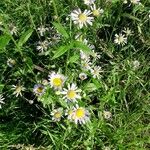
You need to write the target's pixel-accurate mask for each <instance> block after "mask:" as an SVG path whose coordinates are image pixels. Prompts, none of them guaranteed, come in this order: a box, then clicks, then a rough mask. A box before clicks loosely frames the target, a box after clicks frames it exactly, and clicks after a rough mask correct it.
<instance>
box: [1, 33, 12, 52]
mask: <svg viewBox="0 0 150 150" xmlns="http://www.w3.org/2000/svg"><path fill="white" fill-rule="evenodd" d="M10 40H11V37H10V36H9V35H2V36H0V49H4V48H5V47H6V45H7V44H8V43H9V41H10Z"/></svg>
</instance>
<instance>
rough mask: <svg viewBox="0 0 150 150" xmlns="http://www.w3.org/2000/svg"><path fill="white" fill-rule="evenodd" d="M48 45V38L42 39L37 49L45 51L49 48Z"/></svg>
mask: <svg viewBox="0 0 150 150" xmlns="http://www.w3.org/2000/svg"><path fill="white" fill-rule="evenodd" d="M48 46H49V43H48V41H47V40H45V41H42V42H41V41H39V42H38V46H37V47H36V49H37V50H38V51H39V52H41V53H43V52H44V51H46V50H47V49H48Z"/></svg>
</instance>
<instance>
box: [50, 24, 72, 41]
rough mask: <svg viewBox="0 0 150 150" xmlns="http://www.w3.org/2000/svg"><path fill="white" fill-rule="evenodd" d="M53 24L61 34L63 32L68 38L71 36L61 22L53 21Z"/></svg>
mask: <svg viewBox="0 0 150 150" xmlns="http://www.w3.org/2000/svg"><path fill="white" fill-rule="evenodd" d="M53 25H54V26H55V28H56V29H57V31H58V32H59V33H60V34H62V35H63V36H64V37H65V38H67V39H68V38H69V35H68V33H67V32H66V30H65V28H64V27H63V26H62V25H61V24H60V23H56V22H53Z"/></svg>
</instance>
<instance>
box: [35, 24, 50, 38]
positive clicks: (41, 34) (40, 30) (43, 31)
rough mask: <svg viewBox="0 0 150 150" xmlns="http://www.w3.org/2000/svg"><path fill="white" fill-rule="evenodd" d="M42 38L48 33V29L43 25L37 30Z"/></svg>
mask: <svg viewBox="0 0 150 150" xmlns="http://www.w3.org/2000/svg"><path fill="white" fill-rule="evenodd" d="M37 30H38V32H39V34H40V36H44V34H45V32H46V31H48V28H45V27H44V26H43V25H41V26H40V27H39V28H37Z"/></svg>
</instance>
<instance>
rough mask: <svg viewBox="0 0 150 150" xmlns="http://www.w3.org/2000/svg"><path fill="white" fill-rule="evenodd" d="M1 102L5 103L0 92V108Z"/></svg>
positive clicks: (0, 106)
mask: <svg viewBox="0 0 150 150" xmlns="http://www.w3.org/2000/svg"><path fill="white" fill-rule="evenodd" d="M2 104H5V102H4V98H3V95H2V94H0V109H1V108H2Z"/></svg>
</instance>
